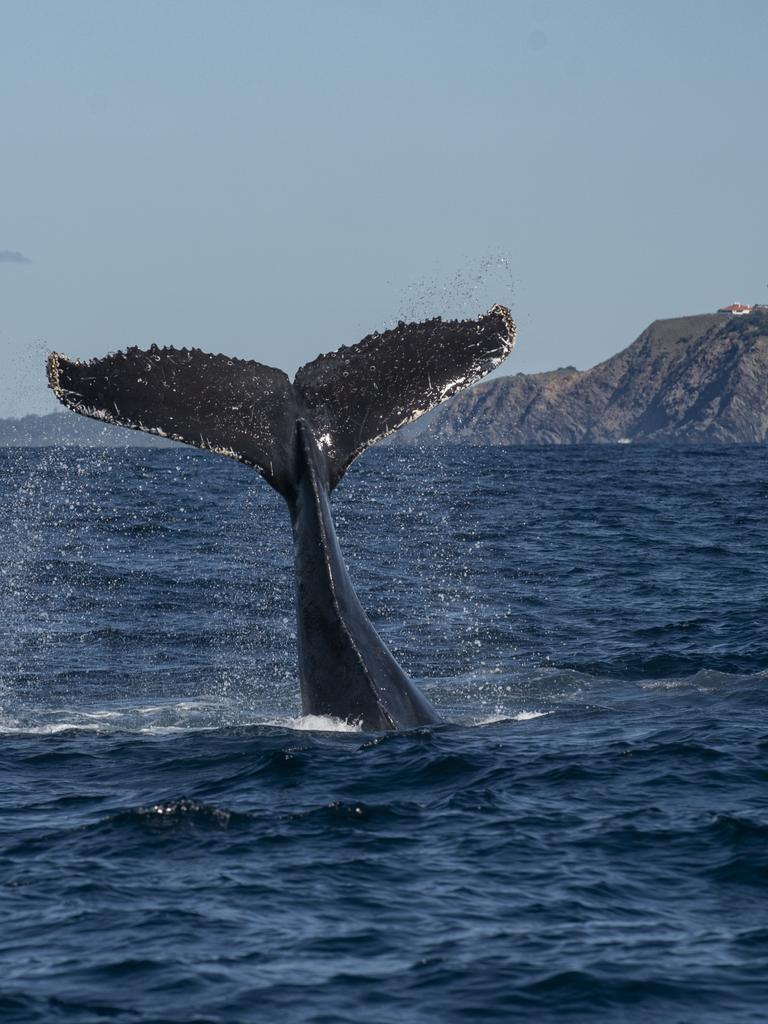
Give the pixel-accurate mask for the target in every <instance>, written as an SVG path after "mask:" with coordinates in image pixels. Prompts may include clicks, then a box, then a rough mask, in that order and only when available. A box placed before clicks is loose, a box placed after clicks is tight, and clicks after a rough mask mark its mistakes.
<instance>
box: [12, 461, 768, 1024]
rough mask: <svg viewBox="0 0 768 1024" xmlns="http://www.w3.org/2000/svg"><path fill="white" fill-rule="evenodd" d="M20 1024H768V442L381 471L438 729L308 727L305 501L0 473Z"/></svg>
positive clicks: (390, 622) (86, 470)
mask: <svg viewBox="0 0 768 1024" xmlns="http://www.w3.org/2000/svg"><path fill="white" fill-rule="evenodd" d="M0 466H1V469H2V471H1V472H0V488H2V510H3V511H2V519H1V525H0V574H1V578H2V587H1V588H0V601H1V602H2V619H1V620H0V621H1V622H2V637H3V643H2V649H0V757H1V758H2V790H1V792H0V886H1V888H0V901H1V902H0V911H1V914H2V917H1V919H0V920H1V927H0V1020H2V1021H3V1022H4V1024H10V1022H20V1024H21V1022H23V1024H36V1022H46V1024H47V1022H58V1021H73V1022H75V1021H76V1022H83V1024H86V1022H87V1024H95V1022H107V1021H109V1022H126V1024H127V1022H166V1021H167V1022H184V1024H186V1022H239V1021H243V1022H246V1021H280V1022H283V1024H299V1022H302V1024H303V1022H313V1024H346V1022H350V1024H359V1022H362V1021H370V1022H374V1024H378V1022H381V1024H390V1022H391V1024H411V1022H413V1024H435V1022H437V1024H442V1022H446V1024H451V1022H464V1021H467V1022H469V1021H473V1022H474V1021H482V1022H491V1021H505V1022H506V1021H526V1022H529V1021H531V1022H560V1021H568V1022H582V1021H583V1022H590V1024H592V1022H602V1021H611V1022H622V1024H624V1022H627V1024H629V1022H635V1021H637V1022H640V1021H642V1022H648V1021H653V1022H654V1024H657V1022H664V1024H667V1022H669V1024H688V1022H691V1024H692V1022H696V1024H709V1022H717V1024H724V1022H725V1024H740V1022H746V1021H762V1022H764V1021H766V1020H768V716H767V715H766V709H767V707H768V581H767V577H766V564H767V562H768V514H767V513H768V449H766V448H759V447H740V448H718V449H696V450H693V449H656V450H654V449H651V448H633V447H632V446H616V447H583V448H560V449H557V448H552V449H522V448H518V449H512V448H510V449H457V450H453V451H451V450H439V449H438V450H434V451H420V450H417V449H397V448H389V449H387V448H382V449H378V450H376V449H374V450H373V451H371V452H370V453H368V455H366V456H365V457H364V458H363V459H361V460H360V461H359V462H358V463H357V464H356V465H355V466H353V468H352V469H351V470H350V472H349V473H348V475H347V477H346V478H345V480H344V481H343V483H342V485H341V487H340V488H339V490H338V492H337V493H336V495H335V497H334V507H335V514H336V519H337V526H338V531H339V535H340V539H341V543H342V547H343V549H344V551H345V554H346V555H347V558H348V562H349V565H350V570H351V573H352V576H353V578H354V580H355V583H356V586H357V588H358V592H359V594H360V597H361V600H362V602H363V604H364V606H365V607H366V608H367V609H368V611H369V613H370V615H371V618H372V619H373V621H374V622H375V623H376V625H377V627H378V628H379V629H380V631H381V633H382V634H383V636H384V637H385V639H386V641H387V642H388V644H389V645H390V647H391V649H392V650H393V652H394V653H395V655H396V656H397V657H398V659H399V660H400V662H401V663H402V665H403V666H404V667H405V668H406V670H407V671H408V672H409V673H410V674H411V675H412V676H413V677H414V678H415V679H416V680H417V681H418V682H419V683H420V684H421V685H422V686H423V688H424V690H425V692H426V693H427V694H428V696H429V697H430V699H431V700H432V702H433V703H434V704H435V706H436V707H437V708H438V709H439V710H440V711H441V712H442V714H443V715H444V718H445V725H443V726H441V727H438V728H434V729H429V730H427V729H425V730H417V731H414V732H407V733H401V734H384V735H366V734H363V733H361V732H360V731H358V730H356V729H355V728H354V727H352V726H349V725H346V726H345V725H343V724H342V723H334V722H332V721H327V720H307V719H304V718H302V716H301V709H300V706H299V703H298V685H297V680H296V667H295V651H294V622H293V590H292V586H293V584H292V575H291V551H290V546H289V530H288V518H287V513H286V512H285V510H284V509H283V507H282V505H281V502H280V499H279V498H278V497H277V495H275V494H274V493H273V492H272V491H271V490H270V489H269V488H268V487H267V485H266V484H265V483H264V482H263V481H262V480H261V479H260V478H259V477H258V476H257V475H256V474H255V473H253V472H252V471H249V470H247V469H246V468H244V467H242V466H239V465H237V464H235V463H232V462H228V461H227V460H224V459H218V458H216V457H214V456H206V455H203V454H201V453H197V452H194V451H191V450H189V449H184V448H174V449H172V450H162V451H161V450H132V451H131V450H129V451H121V450H112V451H88V450H84V449H69V450H40V451H34V450H22V449H3V450H0Z"/></svg>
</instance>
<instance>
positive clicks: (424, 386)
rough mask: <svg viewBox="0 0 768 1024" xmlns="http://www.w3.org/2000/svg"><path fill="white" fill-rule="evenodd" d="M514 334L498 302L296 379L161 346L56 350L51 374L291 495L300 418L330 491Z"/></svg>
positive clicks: (79, 404) (104, 411)
mask: <svg viewBox="0 0 768 1024" xmlns="http://www.w3.org/2000/svg"><path fill="white" fill-rule="evenodd" d="M514 336H515V328H514V324H513V322H512V318H511V317H510V315H509V311H508V310H507V309H505V308H504V307H503V306H494V307H493V308H492V309H491V310H489V312H488V313H486V314H485V315H484V316H481V317H479V318H478V319H477V320H461V321H457V320H441V319H440V318H439V317H438V318H436V319H434V320H426V321H425V322H424V323H419V324H405V323H400V324H398V326H397V327H395V328H393V329H392V330H389V331H384V332H382V333H378V332H376V333H374V334H369V335H368V336H367V337H366V338H363V340H362V341H360V342H358V343H357V344H356V345H351V346H349V347H342V348H340V349H338V350H337V351H336V352H331V353H330V354H328V355H321V356H318V357H317V359H315V360H313V361H312V362H311V363H307V364H306V365H305V366H302V367H301V369H300V370H299V371H298V373H297V374H296V377H295V380H294V382H293V384H291V382H290V380H289V379H288V377H287V376H286V374H285V373H283V371H282V370H277V369H275V368H273V367H271V366H264V365H263V364H262V363H257V362H255V361H254V360H250V359H248V360H246V359H233V358H229V357H228V356H223V355H212V354H210V353H207V352H201V351H200V350H199V349H195V348H192V349H187V348H182V349H176V348H158V347H157V346H156V345H153V346H152V347H151V348H149V349H146V350H141V349H138V348H129V349H127V351H125V352H116V353H114V354H112V355H108V356H103V357H101V358H97V359H91V360H89V361H88V362H78V361H77V360H72V359H68V358H67V357H66V356H64V355H60V354H59V353H55V352H54V353H52V354H51V355H50V356H49V358H48V380H49V384H50V386H51V388H52V389H53V391H54V393H55V394H56V397H57V398H58V399H59V400H60V401H61V402H63V403H64V405H66V406H68V407H69V408H70V409H73V410H74V411H75V412H78V413H81V414H82V415H84V416H91V417H93V418H95V419H100V420H104V421H106V422H108V423H115V424H119V425H120V426H123V427H129V428H131V429H133V430H143V431H146V432H148V433H151V434H158V435H160V436H161V437H168V438H171V439H172V440H175V441H183V442H185V443H186V444H191V445H194V446H195V447H197V448H204V449H206V450H208V451H212V452H216V453H217V454H219V455H226V456H229V457H231V458H234V459H238V460H240V461H241V462H245V463H247V464H248V465H249V466H253V467H255V468H256V469H258V470H259V472H261V473H262V474H263V476H264V477H265V478H266V479H267V480H268V481H269V483H270V484H272V486H273V487H275V488H276V490H278V491H279V492H280V493H281V494H284V495H285V494H286V493H287V492H288V491H290V489H291V487H292V484H293V478H294V476H295V466H294V460H295V446H294V443H293V432H294V428H295V424H296V421H297V419H298V418H299V417H301V418H303V419H305V420H306V421H307V422H308V423H309V424H311V426H312V428H313V431H314V434H315V437H316V438H317V441H318V445H319V447H320V449H321V451H322V453H323V455H324V457H325V460H326V463H327V470H328V485H329V487H330V488H331V489H333V488H334V487H335V486H336V484H337V483H338V482H339V480H340V479H341V477H342V476H343V475H344V473H345V471H346V470H347V468H348V466H349V465H350V463H351V462H352V461H353V460H354V459H355V458H356V457H357V456H358V455H360V453H361V452H363V451H365V449H366V448H368V447H370V445H372V444H373V443H374V442H376V441H378V440H379V439H380V438H382V437H384V436H385V435H387V434H389V433H391V432H392V431H393V430H396V429H397V428H398V427H401V426H403V425H404V424H405V423H409V422H411V421H412V420H415V419H417V418H418V417H419V416H421V415H422V414H423V413H425V412H428V411H429V410H430V409H432V408H434V406H436V405H438V404H439V403H440V402H442V401H443V399H445V398H448V397H450V395H453V394H455V393H456V392H457V391H460V390H461V389H462V388H465V387H467V386H468V385H470V384H473V383H474V382H475V381H477V380H480V378H481V377H484V376H485V375H486V374H487V373H488V372H489V371H490V370H492V369H493V368H494V367H495V366H498V364H499V363H500V362H501V361H502V360H503V359H505V358H506V356H507V355H508V354H509V352H510V350H511V348H512V345H513V343H514Z"/></svg>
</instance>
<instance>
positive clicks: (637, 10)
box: [0, 0, 768, 415]
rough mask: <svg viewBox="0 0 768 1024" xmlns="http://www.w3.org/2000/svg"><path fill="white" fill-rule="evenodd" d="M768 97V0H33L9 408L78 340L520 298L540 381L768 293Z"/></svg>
mask: <svg viewBox="0 0 768 1024" xmlns="http://www.w3.org/2000/svg"><path fill="white" fill-rule="evenodd" d="M767 104H768V4H766V3H765V2H764V0H729V2H727V3H726V2H725V0H718V2H712V0H664V2H658V0H644V2H643V3H636V2H634V0H632V2H629V0H625V2H622V0H567V2H561V0H531V2H528V0H521V2H515V0H471V2H470V0H461V2H456V0H407V2H401V0H387V2H377V0H312V2H310V0H307V2H304V0H301V2H299V0H279V2H278V0H274V2H272V0H270V2H258V0H250V2H246V0H215V2H214V0H208V2H200V0H153V2H147V0H122V2H115V0H110V2H107V0H92V2H83V0H56V2H50V0H35V2H34V3H30V2H28V0H3V2H2V4H0V126H1V134H0V138H1V139H2V144H1V146H0V154H1V155H0V197H1V201H0V351H1V353H2V359H1V361H0V371H2V372H0V415H20V414H22V413H25V412H42V411H46V410H48V409H50V408H53V407H54V406H53V400H52V399H51V398H49V397H48V394H47V392H46V388H45V383H44V375H43V357H44V355H45V352H46V351H47V350H48V349H59V350H62V351H64V352H66V353H68V354H69V355H72V356H78V357H87V356H92V355H97V354H102V353H104V352H106V351H109V350H113V349H116V348H120V347H122V346H125V345H129V344H138V345H141V346H144V345H148V344H150V343H152V342H154V341H156V342H158V343H160V344H172V345H183V344H187V345H197V346H199V347H201V348H205V349H208V350H212V351H224V352H228V353H231V354H233V355H239V356H249V357H253V358H257V359H260V360H261V361H263V362H267V363H272V364H274V365H279V366H282V367H284V368H285V369H287V370H289V371H292V370H294V369H295V368H296V367H297V366H298V365H300V364H301V363H302V362H304V361H305V360H307V359H310V358H312V357H313V356H314V355H316V354H317V353H318V352H319V351H327V350H329V349H332V348H335V347H336V346H337V345H339V344H342V343H352V342H354V341H356V340H357V339H358V338H360V337H361V336H362V335H364V334H366V333H368V332H369V331H370V330H373V329H374V328H383V327H386V326H387V325H389V324H391V323H392V322H393V321H396V320H398V319H400V318H404V319H410V318H415V319H422V318H423V317H425V316H428V315H434V314H437V313H443V314H445V315H452V316H455V315H460V316H467V315H473V314H474V313H476V312H479V311H480V310H482V309H483V308H485V307H486V306H487V305H488V304H490V303H491V302H493V301H502V302H506V303H508V304H510V305H511V306H512V308H513V313H514V315H515V318H516V320H517V321H518V325H519V341H518V348H517V349H516V351H515V353H514V354H513V356H512V357H511V359H510V360H509V361H508V362H507V363H506V364H505V367H504V372H509V373H512V372H517V371H518V370H525V371H532V370H541V369H550V368H553V367H555V366H559V365H563V364H570V363H572V364H575V365H576V366H579V367H586V366H589V365H592V364H593V363H595V362H597V361H599V360H600V359H602V358H605V357H607V356H609V355H611V354H612V353H614V352H615V351H617V350H618V349H620V348H623V347H624V346H625V345H626V344H628V343H629V342H630V341H632V340H633V338H634V337H635V336H636V335H637V334H638V333H639V332H640V330H641V329H642V328H643V327H644V326H645V325H646V324H647V323H648V322H649V321H650V320H652V319H654V318H656V317H665V316H675V315H682V314H685V313H692V312H704V311H707V310H710V309H713V308H715V307H717V306H718V305H721V304H723V303H726V302H731V301H734V300H740V301H768V287H767V285H768V250H767V249H766V238H768V230H767V228H768V224H766V219H767V216H768V205H767V204H766V189H767V188H768V180H767V179H768V176H767V175H766V169H767V168H768V130H766V105H767ZM22 257H24V258H26V260H27V261H28V262H22V261H21V258H22Z"/></svg>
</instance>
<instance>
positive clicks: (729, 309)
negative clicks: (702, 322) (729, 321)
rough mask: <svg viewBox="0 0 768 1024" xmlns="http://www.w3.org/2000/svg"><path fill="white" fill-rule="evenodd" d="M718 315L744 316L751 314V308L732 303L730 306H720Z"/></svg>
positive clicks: (739, 303)
mask: <svg viewBox="0 0 768 1024" xmlns="http://www.w3.org/2000/svg"><path fill="white" fill-rule="evenodd" d="M717 312H718V313H730V314H731V316H746V314H747V313H751V312H752V306H745V305H743V304H742V303H741V302H733V303H732V304H731V305H730V306H721V307H720V309H718V311H717Z"/></svg>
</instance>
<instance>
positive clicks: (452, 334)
mask: <svg viewBox="0 0 768 1024" xmlns="http://www.w3.org/2000/svg"><path fill="white" fill-rule="evenodd" d="M514 337H515V327H514V324H513V322H512V318H511V316H510V314H509V311H508V310H507V309H505V308H504V307H503V306H494V307H493V308H492V309H490V310H489V311H488V312H487V313H486V314H485V315H484V316H481V317H479V318H478V319H477V320H462V321H458V320H450V321H444V320H441V319H440V318H437V319H434V320H427V321H425V322H424V323H420V324H405V323H400V324H398V326H397V327H396V328H394V329H393V330H390V331H384V332H383V333H378V332H375V333H374V334H369V335H368V337H366V338H364V339H363V340H362V341H360V342H358V344H356V345H352V346H351V347H349V348H347V347H342V348H340V349H339V350H338V351H337V352H331V353H330V354H329V355H321V356H318V358H317V359H315V360H314V361H313V362H311V363H307V364H306V366H302V367H301V369H300V370H299V371H298V373H297V374H296V377H295V379H294V381H293V383H291V381H290V380H289V379H288V377H287V376H286V374H285V373H283V372H282V370H276V369H274V368H273V367H271V366H264V365H262V364H261V363H257V362H253V361H252V360H242V359H230V358H228V357H227V356H223V355H212V354H209V353H206V352H201V351H199V350H198V349H186V348H182V349H174V348H158V347H157V346H155V345H153V346H152V347H151V348H149V349H147V350H140V349H138V348H129V349H128V350H127V351H125V352H116V353H114V354H112V355H107V356H105V357H104V358H102V359H92V360H90V361H89V362H77V361H75V360H71V359H67V357H66V356H63V355H59V354H58V353H53V354H52V355H50V356H49V358H48V381H49V384H50V387H51V388H52V389H53V391H54V392H55V394H56V396H57V398H58V399H59V400H60V401H61V402H63V403H64V405H66V406H68V407H69V408H70V409H74V410H75V412H78V413H81V414H82V415H84V416H91V417H93V418H95V419H100V420H104V421H105V422H107V423H116V424H119V425H121V426H124V427H130V428H132V429H134V430H144V431H147V432H148V433H150V434H158V435H159V436H161V437H168V438H172V439H173V440H175V441H183V442H184V443H186V444H191V445H195V446H196V447H197V448H204V449H206V450H207V451H212V452H217V453H218V454H219V455H226V456H229V457H230V458H233V459H238V460H239V461H240V462H244V463H246V464H247V465H249V466H253V467H254V468H255V469H257V470H258V471H259V472H260V473H261V474H262V476H263V477H264V478H265V479H266V480H267V481H268V483H270V484H271V485H272V487H274V488H275V490H276V491H278V492H279V493H280V494H281V495H282V496H283V498H284V499H285V501H286V502H287V504H288V509H289V511H290V515H291V524H292V527H293V546H294V557H295V569H296V615H297V620H298V645H299V675H300V679H301V697H302V704H303V709H304V713H305V714H307V715H328V716H331V717H333V718H337V719H344V720H346V721H348V722H359V723H360V724H361V725H362V728H363V729H366V730H373V731H378V730H387V729H405V728H412V727H414V726H419V725H429V724H433V723H436V722H438V721H439V718H438V715H437V713H436V712H435V710H434V709H433V708H432V706H431V705H430V703H429V702H428V701H427V700H426V698H425V697H424V696H423V695H422V694H421V692H420V691H419V689H418V688H417V687H416V686H415V685H414V684H413V683H412V682H411V681H410V680H409V679H408V677H407V676H406V675H405V673H404V672H403V671H402V669H401V668H400V666H399V665H398V664H397V662H396V661H395V659H394V658H393V657H392V655H391V654H390V653H389V651H388V650H387V648H386V646H385V645H384V643H383V642H382V640H381V639H380V637H379V636H378V634H377V632H376V630H375V629H374V628H373V626H372V625H371V623H370V621H369V620H368V617H367V616H366V614H365V612H364V611H363V608H362V606H361V604H360V602H359V600H358V598H357V595H356V594H355V591H354V588H353V586H352V582H351V580H350V578H349V574H348V573H347V569H346V567H345V564H344V559H343V558H342V555H341V552H340V550H339V545H338V541H337V539H336V531H335V530H334V526H333V520H332V518H331V509H330V504H329V497H330V493H331V491H332V490H333V488H334V487H335V486H336V484H337V483H338V482H339V480H340V479H341V478H342V476H343V475H344V473H345V471H346V469H347V467H348V466H349V465H350V463H351V462H352V461H353V459H355V458H356V457H357V456H358V455H359V454H360V453H361V452H363V451H365V449H366V448H368V447H369V446H370V445H372V444H373V443H374V442H375V441H378V440H379V439H380V438H382V437H384V436H385V435H387V434H389V433H391V432H392V431H393V430H396V429H397V428H398V427H401V426H403V424H405V423H409V422H410V421H411V420H415V419H416V418H417V417H419V416H421V415H422V414H423V413H425V412H427V411H428V410H429V409H431V408H433V407H434V406H436V405H437V404H438V403H439V402H441V401H443V399H445V398H448V397H449V396H450V395H453V394H455V393H456V392H457V391H460V390H461V389H462V388H465V387H467V386H468V385H470V384H473V383H474V382H475V381H477V380H479V379H480V378H481V377H483V376H485V374H486V373H488V372H489V371H490V370H492V369H493V368H494V367H495V366H498V364H499V363H500V362H501V361H502V360H503V359H504V358H505V357H506V356H507V355H508V354H509V352H510V351H511V349H512V345H513V344H514Z"/></svg>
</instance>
